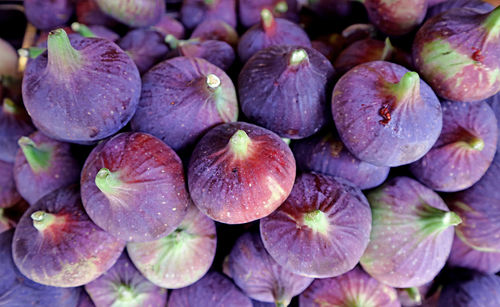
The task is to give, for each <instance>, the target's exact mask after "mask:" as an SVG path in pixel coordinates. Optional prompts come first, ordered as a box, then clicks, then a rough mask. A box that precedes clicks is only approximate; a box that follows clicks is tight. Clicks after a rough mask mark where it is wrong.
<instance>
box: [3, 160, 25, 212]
mask: <svg viewBox="0 0 500 307" xmlns="http://www.w3.org/2000/svg"><path fill="white" fill-rule="evenodd" d="M20 200H21V195H19V193H18V192H17V189H16V183H15V181H14V164H13V163H9V162H5V161H2V160H0V208H9V207H12V206H13V205H15V204H16V203H17V202H18V201H20Z"/></svg>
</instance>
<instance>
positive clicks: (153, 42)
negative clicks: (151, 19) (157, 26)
mask: <svg viewBox="0 0 500 307" xmlns="http://www.w3.org/2000/svg"><path fill="white" fill-rule="evenodd" d="M118 46H120V48H122V49H123V50H124V51H125V52H126V53H127V54H128V55H129V56H130V57H131V58H132V59H133V60H134V63H135V65H137V68H138V69H139V72H140V73H141V74H144V73H145V72H147V71H148V70H149V69H150V68H151V67H153V66H154V65H155V64H156V63H158V62H160V61H161V60H162V59H163V58H164V57H165V56H166V55H167V52H168V51H169V48H168V46H167V45H166V44H165V42H164V35H163V33H160V32H157V31H156V30H151V29H135V30H132V31H130V32H128V33H127V34H126V35H125V36H124V37H122V38H121V39H120V41H119V42H118Z"/></svg>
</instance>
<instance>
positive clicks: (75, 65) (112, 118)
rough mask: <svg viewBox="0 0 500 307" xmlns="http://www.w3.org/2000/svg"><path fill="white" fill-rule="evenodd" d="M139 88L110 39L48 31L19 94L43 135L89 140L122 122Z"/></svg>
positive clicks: (135, 76) (127, 62)
mask: <svg viewBox="0 0 500 307" xmlns="http://www.w3.org/2000/svg"><path fill="white" fill-rule="evenodd" d="M140 90H141V80H140V76H139V71H138V70H137V67H136V66H135V64H134V62H133V61H132V59H131V58H130V57H129V56H128V55H127V54H126V53H125V52H124V51H122V50H121V49H120V48H119V47H118V46H117V45H115V44H114V43H113V42H110V41H108V40H105V39H100V38H80V37H74V38H72V39H71V41H70V39H69V38H68V36H67V34H66V32H64V30H62V29H57V30H54V31H52V32H51V34H50V35H49V39H48V50H47V52H46V53H43V54H42V55H40V56H38V57H37V58H36V59H33V60H32V61H30V62H29V63H28V65H27V67H26V71H25V74H24V79H23V99H24V103H25V106H26V108H27V110H28V112H29V114H30V115H31V117H32V119H33V123H34V124H35V126H36V127H37V128H38V129H39V130H40V131H42V132H43V133H44V134H46V135H47V136H49V137H52V138H54V139H57V140H62V141H67V142H72V143H87V144H88V143H92V142H95V141H97V140H100V139H103V138H105V137H108V136H110V135H112V134H114V133H116V132H117V131H118V130H120V129H121V128H122V127H124V126H125V125H126V124H127V122H128V121H129V120H130V118H131V117H132V115H133V114H134V112H135V109H136V107H137V103H138V102H139V95H140Z"/></svg>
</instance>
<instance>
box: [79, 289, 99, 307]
mask: <svg viewBox="0 0 500 307" xmlns="http://www.w3.org/2000/svg"><path fill="white" fill-rule="evenodd" d="M80 292H81V293H80V298H79V299H78V304H77V305H76V307H95V304H94V302H92V299H91V298H90V296H89V295H88V294H87V291H85V289H83V290H82V291H80Z"/></svg>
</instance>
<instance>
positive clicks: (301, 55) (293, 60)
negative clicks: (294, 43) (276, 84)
mask: <svg viewBox="0 0 500 307" xmlns="http://www.w3.org/2000/svg"><path fill="white" fill-rule="evenodd" d="M308 59H309V56H308V55H307V52H306V51H305V50H304V49H297V50H294V51H293V52H292V54H291V55H290V61H289V63H290V65H291V66H297V65H299V64H301V63H303V62H304V61H307V60H308Z"/></svg>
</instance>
